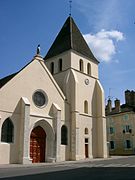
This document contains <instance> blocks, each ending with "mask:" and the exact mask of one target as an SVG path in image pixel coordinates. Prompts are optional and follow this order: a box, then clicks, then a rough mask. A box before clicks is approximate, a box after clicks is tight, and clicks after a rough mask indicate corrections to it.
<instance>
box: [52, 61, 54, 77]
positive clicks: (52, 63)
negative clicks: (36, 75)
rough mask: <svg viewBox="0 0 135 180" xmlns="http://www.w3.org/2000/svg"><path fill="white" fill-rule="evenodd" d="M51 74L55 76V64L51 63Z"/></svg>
mask: <svg viewBox="0 0 135 180" xmlns="http://www.w3.org/2000/svg"><path fill="white" fill-rule="evenodd" d="M51 74H54V62H51Z"/></svg>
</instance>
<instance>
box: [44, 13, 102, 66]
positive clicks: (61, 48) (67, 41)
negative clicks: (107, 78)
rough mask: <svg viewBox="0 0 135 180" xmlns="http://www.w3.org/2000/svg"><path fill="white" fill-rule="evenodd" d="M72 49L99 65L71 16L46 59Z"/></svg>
mask: <svg viewBox="0 0 135 180" xmlns="http://www.w3.org/2000/svg"><path fill="white" fill-rule="evenodd" d="M70 49H73V50H75V51H76V52H78V53H80V54H82V55H84V56H86V57H88V58H90V59H92V60H93V61H94V62H96V63H99V62H98V61H97V59H96V58H95V57H94V55H93V53H92V52H91V50H90V48H89V46H88V45H87V43H86V41H85V39H84V38H83V36H82V34H81V32H80V31H79V29H78V27H77V25H76V24H75V22H74V20H73V18H72V17H71V16H69V17H68V18H67V20H66V21H65V23H64V25H63V27H62V29H61V30H60V32H59V34H58V35H57V37H56V39H55V41H54V42H53V44H52V46H51V48H50V49H49V51H48V52H47V54H46V56H45V57H44V59H45V60H46V59H48V58H51V57H54V56H56V55H58V54H60V53H63V52H65V51H67V50H70Z"/></svg>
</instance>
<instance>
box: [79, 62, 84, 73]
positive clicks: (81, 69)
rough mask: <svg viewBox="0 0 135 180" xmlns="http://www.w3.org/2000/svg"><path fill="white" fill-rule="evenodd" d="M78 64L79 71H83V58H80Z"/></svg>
mask: <svg viewBox="0 0 135 180" xmlns="http://www.w3.org/2000/svg"><path fill="white" fill-rule="evenodd" d="M79 63H80V64H79V66H80V71H81V72H83V60H82V59H80V62H79Z"/></svg>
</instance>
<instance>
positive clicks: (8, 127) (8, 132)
mask: <svg viewBox="0 0 135 180" xmlns="http://www.w3.org/2000/svg"><path fill="white" fill-rule="evenodd" d="M13 138H14V125H13V123H12V121H11V119H10V118H7V119H6V120H5V121H4V123H3V125H2V131H1V141H2V142H7V143H12V142H13Z"/></svg>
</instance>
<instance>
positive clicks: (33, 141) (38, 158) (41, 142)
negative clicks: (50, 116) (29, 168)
mask: <svg viewBox="0 0 135 180" xmlns="http://www.w3.org/2000/svg"><path fill="white" fill-rule="evenodd" d="M45 145H46V133H45V131H44V130H43V128H42V127H40V126H37V127H35V128H34V129H33V130H32V132H31V136H30V158H31V159H32V162H33V163H39V162H45Z"/></svg>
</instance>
